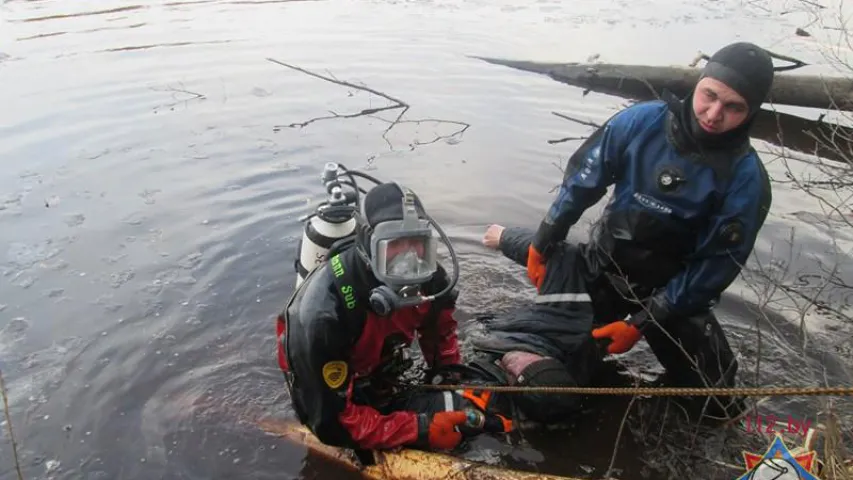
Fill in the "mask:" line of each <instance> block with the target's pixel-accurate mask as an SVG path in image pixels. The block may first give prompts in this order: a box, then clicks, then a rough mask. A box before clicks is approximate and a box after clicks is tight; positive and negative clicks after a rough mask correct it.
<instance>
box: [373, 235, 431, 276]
mask: <svg viewBox="0 0 853 480" xmlns="http://www.w3.org/2000/svg"><path fill="white" fill-rule="evenodd" d="M432 242H433V239H432V238H430V237H421V236H417V237H400V238H395V239H389V240H382V241H380V242H379V252H378V253H379V255H380V256H381V257H382V258H383V259H384V261H383V262H381V264H383V265H384V269H383V272H382V273H383V274H384V276H385V277H386V278H388V279H389V280H396V281H399V282H403V283H406V282H414V281H419V280H423V279H424V277H428V276H429V275H431V274H432V273H433V272H434V270H435V256H434V254H433V252H432V250H433V248H432V247H433V245H432Z"/></svg>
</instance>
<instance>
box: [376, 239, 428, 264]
mask: <svg viewBox="0 0 853 480" xmlns="http://www.w3.org/2000/svg"><path fill="white" fill-rule="evenodd" d="M409 250H414V251H415V253H417V255H418V257H419V258H423V257H424V252H425V251H426V249H425V248H424V243H423V240H421V239H419V238H397V239H394V240H392V241H390V242H388V245H387V247H386V248H385V258H386V259H387V261H389V262H390V261H391V260H392V259H393V258H394V257H396V256H397V255H399V254H401V253H405V252H408V251H409Z"/></svg>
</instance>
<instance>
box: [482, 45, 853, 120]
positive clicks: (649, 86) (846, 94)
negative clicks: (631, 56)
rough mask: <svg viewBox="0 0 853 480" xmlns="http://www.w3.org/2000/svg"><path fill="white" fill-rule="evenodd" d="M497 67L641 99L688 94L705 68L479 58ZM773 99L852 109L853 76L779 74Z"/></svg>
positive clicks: (771, 94)
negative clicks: (663, 93) (669, 92)
mask: <svg viewBox="0 0 853 480" xmlns="http://www.w3.org/2000/svg"><path fill="white" fill-rule="evenodd" d="M475 58H479V59H480V60H485V61H487V62H489V63H494V64H496V65H503V66H506V67H511V68H516V69H519V70H524V71H527V72H534V73H541V74H543V75H548V76H550V77H551V78H553V79H554V80H557V81H559V82H562V83H567V84H569V85H574V86H576V87H580V88H584V89H588V90H592V91H596V92H601V93H609V94H615V95H621V96H630V97H634V98H637V99H643V100H645V99H652V98H657V97H658V96H659V95H660V94H661V92H662V91H663V90H664V89H667V90H669V91H671V92H672V93H674V94H675V95H676V96H679V97H683V96H684V95H686V94H688V93H690V91H691V90H693V86H694V85H696V82H697V81H698V80H699V74H700V73H701V69H699V68H691V67H680V66H649V65H621V64H608V63H601V64H593V63H586V64H584V63H540V62H528V61H522V60H506V59H499V58H489V57H475ZM769 101H770V102H772V103H776V104H782V105H792V106H798V107H808V108H821V109H832V110H846V111H853V79H848V78H843V77H822V76H818V75H793V74H785V73H777V74H776V78H775V79H774V81H773V88H772V90H771V92H770V97H769Z"/></svg>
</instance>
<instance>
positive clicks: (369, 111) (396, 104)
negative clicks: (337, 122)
mask: <svg viewBox="0 0 853 480" xmlns="http://www.w3.org/2000/svg"><path fill="white" fill-rule="evenodd" d="M267 60H269V61H270V62H273V63H275V64H278V65H281V66H283V67H287V68H290V69H293V70H296V71H298V72H301V73H304V74H306V75H310V76H312V77H314V78H319V79H320V80H324V81H326V82H330V83H334V84H335V85H341V86H344V87H349V88H354V89H356V90H360V91H363V92H368V93H372V94H373V95H377V96H379V97H382V98H384V99H386V100H388V101H390V102H392V104H391V105H386V106H384V107H374V108H366V109H363V110H361V111H360V112H356V113H349V114H344V115H341V114H338V113H336V112H330V113H331V115H329V116H324V117H315V118H311V119H309V120H306V121H304V122H294V123H291V124H288V125H276V126H275V127H273V130H274V131H280V130H281V129H283V128H297V127H298V128H302V127H305V126H308V125H310V124H312V123H314V122H318V121H321V120H330V119H336V118H357V117H366V116H369V117H371V118H376V119H378V120H380V121H383V122H385V123H387V124H388V126H387V127H386V128H385V130H384V131H383V132H382V139H383V140H385V143H387V144H388V148H390V149H392V150H393V146H392V145H391V141H390V140H388V137H387V135H388V132H390V131H391V129H392V128H394V127H395V126H397V125H400V124H403V123H414V124H418V125H420V124H421V123H423V122H437V123H448V124H454V125H459V126H460V127H461V128H459V129H458V130H456V131H454V132H453V133H451V134H448V135H437V136H435V138H433V139H432V140H430V141H428V142H420V141H417V140H415V141H414V142H411V143H410V144H409V146H410V147H411V148H412V149H414V148H415V146H420V145H430V144H432V143H436V142H438V141H440V140H449V139H451V138H452V137H458V136H460V135H462V134H463V133H465V131H466V130H468V128H469V127H471V125H470V124H468V123H465V122H460V121H455V120H440V119H435V118H425V119H420V120H402V118H403V115H405V114H406V113H407V112H408V111H409V109H410V108H411V106H410V105H409V104H408V103H406V102H404V101H403V100H401V99H399V98H397V97H393V96H391V95H389V94H387V93H385V92H381V91H379V90H376V89H373V88H370V87H368V86H365V85H356V84H354V83H352V82H347V81H345V80H339V79H337V78H335V77H334V75H332V74H331V73H329V75H328V76H326V75H321V74H319V73H315V72H312V71H310V70H306V69H304V68H302V67H298V66H296V65H291V64H289V63H285V62H281V61H278V60H276V59H273V58H267ZM398 109H399V110H400V113H398V114H397V117H396V118H395V119H394V120H386V119H384V118H381V117H378V116H374V115H375V114H377V113H380V112H385V111H389V110H398Z"/></svg>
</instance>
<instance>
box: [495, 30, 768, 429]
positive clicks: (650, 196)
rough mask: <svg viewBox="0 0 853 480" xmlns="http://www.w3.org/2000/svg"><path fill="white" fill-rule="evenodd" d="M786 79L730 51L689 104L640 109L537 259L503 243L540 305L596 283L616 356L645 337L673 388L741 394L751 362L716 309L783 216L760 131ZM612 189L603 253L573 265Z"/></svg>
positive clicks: (585, 166) (713, 409) (590, 162)
mask: <svg viewBox="0 0 853 480" xmlns="http://www.w3.org/2000/svg"><path fill="white" fill-rule="evenodd" d="M773 76H774V69H773V63H772V60H771V57H770V56H769V54H768V53H767V52H766V51H765V50H763V49H762V48H760V47H758V46H756V45H753V44H751V43H743V42H742V43H733V44H731V45H728V46H726V47H724V48H722V49H720V50H719V51H718V52H716V53H715V54H714V55H713V56H712V57H711V58H710V60H709V61H708V64H707V65H706V66H705V68H704V70H703V72H702V74H701V77H700V80H699V81H698V83H697V85H696V86H695V88H694V90H693V91H692V92H691V93H690V94H689V95H688V96H687V97H686V98H685V99H683V100H679V99H677V98H674V97H673V96H672V95H669V98H666V99H664V100H657V101H649V102H641V103H638V104H636V105H633V106H630V107H628V108H626V109H624V110H622V111H620V112H618V113H617V114H615V115H614V116H613V117H611V118H610V119H609V120H608V121H607V122H606V123H605V124H604V125H603V126H602V127H601V128H599V129H598V130H597V131H596V132H595V133H593V134H592V136H590V138H589V139H587V140H586V141H585V142H584V143H583V144H582V145H581V147H580V148H579V149H578V150H577V151H576V152H575V153H574V154H573V155H572V157H571V158H570V160H569V164H568V166H567V168H566V172H565V175H564V178H563V182H562V186H561V188H560V191H559V193H558V194H557V197H556V199H555V200H554V202H553V204H552V205H551V207H550V209H549V210H548V212H547V214H546V215H545V218H544V220H543V221H542V222H541V224H540V225H539V227H538V230H537V231H536V232H535V233H534V234H533V235H532V236H531V237H530V241H529V244H528V248H527V252H526V254H525V255H524V256H523V258H522V257H521V256H519V255H517V253H518V252H517V249H516V248H515V246H514V245H515V243H516V241H517V237H516V236H515V234H512V235H511V236H512V238H513V239H512V240H510V239H508V238H502V239H501V245H502V248H503V245H504V244H505V243H506V244H511V245H513V247H512V248H511V249H512V250H513V251H514V253H513V255H512V256H513V258H515V259H516V260H517V261H522V262H524V264H526V266H527V273H528V277H529V278H530V280H531V281H532V283H533V284H534V285H535V286H536V287H537V289H539V291H540V293H543V294H544V293H545V292H544V291H543V289H546V290H547V289H549V288H550V287H549V285H551V284H552V283H554V282H558V283H563V282H567V281H569V280H567V277H569V278H572V280H571V281H577V282H582V283H583V285H584V288H583V289H582V290H583V292H584V293H585V294H588V297H589V299H587V298H586V297H584V300H583V303H582V306H583V308H589V307H591V308H592V309H593V312H594V326H595V327H597V328H594V329H593V330H592V336H593V337H594V338H595V339H597V340H600V341H602V342H609V344H608V347H607V352H609V353H613V354H617V353H624V352H627V351H629V350H630V349H631V348H632V347H633V346H634V345H635V344H636V343H637V342H638V341H639V340H640V339H641V338H645V339H646V341H647V342H648V344H649V346H650V347H651V350H652V351H653V352H654V354H655V356H656V357H657V359H658V361H660V362H661V364H662V365H663V366H664V368H665V369H666V378H667V379H668V383H669V384H670V385H672V386H680V387H732V386H734V384H735V377H736V373H737V368H738V364H737V361H736V359H735V357H734V355H733V353H732V351H731V349H730V346H729V343H728V341H727V339H726V336H725V334H724V332H723V329H722V328H721V327H720V324H719V323H718V321H717V319H716V318H715V316H714V314H713V312H712V307H713V305H714V304H715V303H716V302H717V301H718V300H719V297H720V295H721V294H722V292H723V291H724V290H725V289H726V288H728V286H729V285H730V284H731V282H732V281H733V280H734V279H735V278H736V277H737V276H738V274H739V273H740V271H741V268H742V266H743V265H744V264H745V262H746V260H747V258H748V257H749V256H750V254H751V252H752V250H753V246H754V244H755V241H756V237H757V236H758V232H759V230H760V229H761V227H762V225H763V223H764V220H765V218H766V216H767V214H768V211H769V209H770V204H771V188H770V182H769V178H768V175H767V172H766V170H765V168H764V165H763V164H762V162H761V159H760V158H759V157H758V154H757V153H756V152H755V150H754V149H753V148H752V146H751V144H750V139H749V129H750V126H751V125H752V123H753V121H754V119H755V116H756V114H757V113H758V112H759V110H760V107H761V104H762V103H763V102H764V101H765V99H766V97H767V95H768V93H769V91H770V88H771V85H772V82H773ZM610 185H613V186H614V190H613V193H612V196H611V198H610V201H609V203H608V204H607V205H606V207H605V210H604V212H603V215H602V217H601V218H600V219H599V220H598V221H597V222H596V225H595V227H594V228H593V229H592V232H591V235H590V240H589V242H588V243H581V244H579V245H577V247H576V248H572V249H571V252H572V253H567V250H566V246H565V238H566V236H567V233H568V230H569V228H571V227H572V226H573V225H574V224H575V223H576V222H577V221H578V219H579V218H580V216H581V215H582V213H583V212H584V211H585V210H586V209H587V208H589V207H590V206H592V205H593V204H595V203H596V202H598V200H599V199H601V198H602V197H603V196H604V194H605V193H606V191H607V188H608V186H610ZM503 235H504V237H506V236H508V235H510V232H509V231H507V232H504V233H503ZM567 255H569V256H570V257H571V258H569V259H567V258H566V256H567ZM575 277H576V278H575ZM543 296H544V297H547V296H548V295H543ZM540 298H541V296H540ZM560 301H563V300H560ZM542 302H543V304H548V305H553V306H555V307H557V305H558V303H553V302H554V301H553V300H550V299H546V298H542ZM576 307H577V308H581V306H580V305H577V306H576ZM582 325H583V326H584V327H585V325H586V323H583V324H582ZM536 328H538V327H536ZM564 328H568V327H564ZM682 400H688V401H687V402H686V403H687V404H688V405H689V406H693V407H697V408H700V409H701V408H706V410H705V414H706V415H708V416H711V417H728V416H731V415H733V414H736V413H738V412H739V409H740V408H741V407H740V406H739V403H740V402H739V401H734V400H733V399H732V398H722V397H718V398H716V399H714V398H713V397H712V398H710V399H709V397H696V398H692V399H682ZM708 400H711V401H708Z"/></svg>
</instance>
